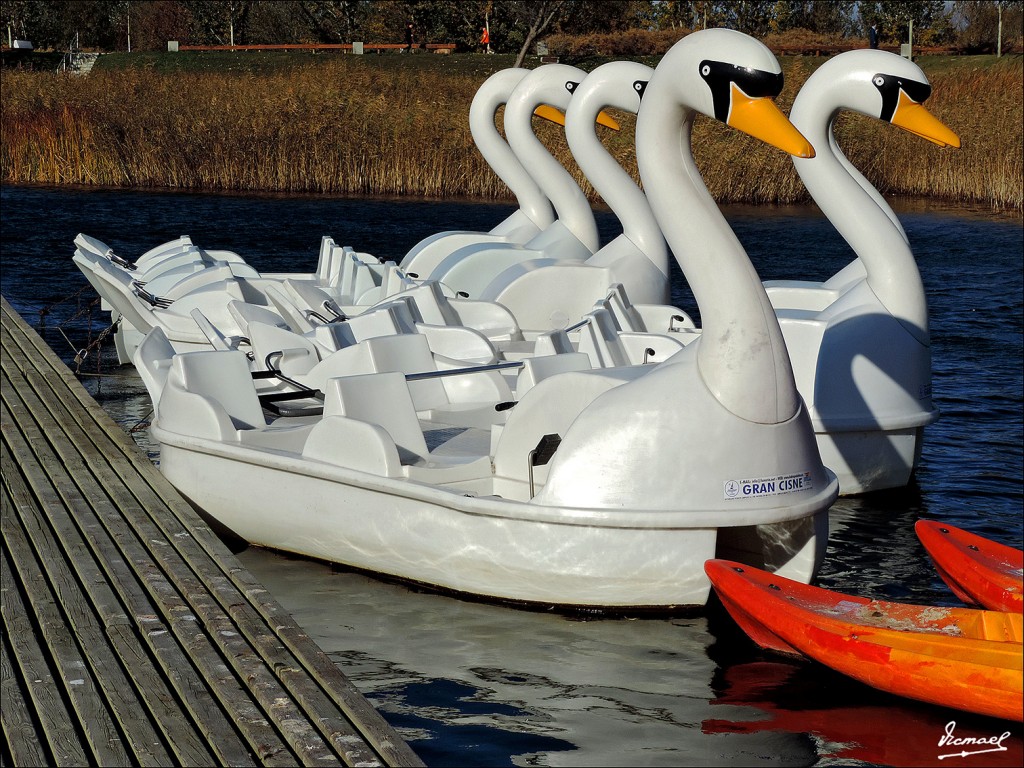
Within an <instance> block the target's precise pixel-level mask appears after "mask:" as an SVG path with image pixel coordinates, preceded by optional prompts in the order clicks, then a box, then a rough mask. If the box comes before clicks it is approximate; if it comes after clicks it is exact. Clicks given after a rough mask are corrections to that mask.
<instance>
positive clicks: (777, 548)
mask: <svg viewBox="0 0 1024 768" xmlns="http://www.w3.org/2000/svg"><path fill="white" fill-rule="evenodd" d="M781 88H782V73H781V68H780V67H779V64H778V61H777V60H776V59H775V57H774V55H773V54H772V53H771V51H770V50H768V48H766V47H765V46H764V45H763V44H761V43H759V42H758V41H756V40H754V39H753V38H751V37H749V36H747V35H743V34H741V33H738V32H733V31H730V30H704V31H701V32H696V33H694V34H692V35H689V36H687V37H686V38H684V39H683V40H682V41H680V42H679V43H677V44H676V45H675V46H673V48H672V49H671V50H670V51H669V53H668V54H666V56H665V57H664V58H663V59H662V62H661V63H660V64H659V66H658V69H656V70H655V73H654V75H653V76H652V77H651V81H650V83H649V84H648V88H647V91H646V93H645V97H644V99H645V102H644V108H643V109H641V110H640V112H639V114H638V118H637V155H638V159H639V161H640V173H641V178H642V179H643V180H644V184H645V187H646V188H647V189H648V195H649V197H650V198H651V208H652V211H653V212H654V214H655V217H656V220H657V222H658V224H659V226H660V227H661V229H662V232H663V233H664V234H665V238H666V241H667V242H668V244H669V246H670V248H671V251H672V252H673V253H674V254H675V256H676V258H677V260H678V262H679V265H680V267H681V268H682V270H683V273H684V275H685V276H686V279H687V280H688V281H689V283H690V285H691V287H692V288H693V292H694V295H695V297H696V298H697V302H698V304H699V305H700V309H701V314H702V317H703V319H704V329H703V331H702V333H701V334H700V335H699V338H697V339H695V340H694V341H693V342H692V343H691V344H688V345H686V346H683V347H682V348H681V349H679V350H678V351H677V352H676V353H675V354H673V355H672V356H671V357H669V358H667V359H666V360H664V361H663V362H659V363H657V364H651V365H636V366H622V367H610V368H600V369H596V370H593V369H592V370H569V371H559V372H556V373H553V374H552V375H549V376H547V377H545V378H541V379H540V380H539V381H537V382H536V383H535V384H534V385H533V386H532V387H531V388H530V389H529V390H528V391H526V392H525V394H524V393H523V392H522V391H521V390H522V388H521V387H520V391H519V392H517V396H518V397H517V400H516V401H515V405H514V406H512V407H511V409H510V410H508V413H507V416H506V418H505V420H504V423H501V424H493V423H492V424H490V425H488V426H487V427H486V428H480V427H475V428H474V427H468V426H467V427H457V428H456V429H451V428H450V427H451V425H450V424H448V423H446V422H443V421H441V420H440V419H437V420H432V419H423V418H422V414H421V413H419V412H418V409H417V407H416V405H415V404H414V403H413V402H412V394H411V386H412V385H413V384H417V385H419V384H423V383H425V382H429V381H431V380H432V379H433V378H434V377H437V376H438V375H439V374H440V373H441V372H436V371H435V372H430V371H426V372H423V373H425V374H427V376H426V377H425V378H420V377H419V376H417V375H415V374H412V375H409V374H403V373H402V372H400V371H378V372H374V373H365V374H362V375H351V376H337V377H332V378H329V379H328V380H327V381H326V383H325V384H324V390H323V393H322V394H323V412H322V415H321V416H312V417H296V420H293V421H290V422H289V421H288V420H287V419H281V418H279V419H276V420H273V421H269V422H268V421H267V418H266V416H265V415H264V410H263V408H262V407H261V403H260V398H259V396H258V395H257V394H256V391H255V388H254V386H253V382H252V378H251V373H250V370H249V366H248V361H247V359H246V356H245V354H244V353H243V352H241V351H239V350H230V349H228V350H218V351H209V352H207V351H201V352H187V353H182V354H177V355H175V356H174V357H173V358H172V360H171V363H170V366H169V368H168V369H162V370H159V371H156V372H155V373H157V374H159V376H161V377H162V376H165V377H166V378H165V383H164V384H163V387H162V391H161V394H160V396H159V400H158V401H157V402H156V403H155V413H156V415H155V418H154V420H153V422H152V424H151V431H152V434H153V436H154V438H155V439H156V440H157V441H158V442H159V443H160V450H161V460H160V469H161V471H162V472H163V473H164V474H165V475H166V476H167V478H168V479H169V480H170V482H171V483H172V484H173V485H175V486H176V487H177V488H178V489H179V490H180V491H181V492H182V493H183V494H184V495H185V496H186V497H188V498H190V499H191V500H192V502H193V503H194V504H195V505H196V506H197V507H199V508H200V509H203V510H205V511H206V512H207V513H208V514H209V515H210V516H211V517H212V518H214V519H215V520H216V521H218V522H219V523H220V524H221V525H223V526H225V527H226V528H228V529H229V530H231V531H233V532H234V533H235V534H237V535H238V536H240V537H242V538H243V539H245V540H247V541H249V542H252V543H255V544H261V545H264V546H268V547H274V548H277V549H283V550H288V551H293V552H297V553H301V554H304V555H307V556H312V557H318V558H322V559H325V560H331V561H335V562H339V563H344V564H346V565H351V566H354V567H357V568H362V569H366V570H370V571H375V572H378V573H382V574H387V575H390V576H394V577H398V578H401V579H405V580H409V581H414V582H420V583H424V584H428V585H432V586H434V587H438V588H442V589H446V590H451V591H455V592H461V593H466V594H472V595H478V596H482V597H487V598H491V599H499V600H508V601H513V602H519V603H531V604H539V605H546V606H550V605H557V606H564V607H572V608H585V609H593V608H600V609H615V610H626V611H633V610H660V611H664V610H670V611H671V610H674V609H676V608H679V607H683V606H700V605H703V604H704V603H705V601H706V600H707V597H708V595H709V592H710V582H709V581H708V579H707V577H706V575H705V574H704V571H703V568H702V566H703V563H704V562H705V561H706V560H707V559H708V558H711V557H721V556H725V557H732V558H733V559H736V560H740V561H746V562H751V563H752V564H755V565H757V566H758V567H765V568H767V569H769V570H771V571H773V572H776V573H778V574H780V575H785V576H787V577H790V578H793V579H795V580H797V581H804V582H806V581H810V579H811V578H813V576H814V574H815V573H816V571H817V569H818V567H819V565H820V563H821V560H822V558H823V557H824V553H825V549H826V546H827V538H828V509H829V507H830V506H831V504H832V503H833V502H834V500H835V499H836V497H837V496H838V492H839V484H838V481H837V479H836V477H835V475H834V474H833V473H832V472H831V471H829V470H828V469H826V467H825V466H824V465H823V464H822V462H821V457H820V454H819V452H818V448H817V444H816V442H815V438H814V433H813V431H812V429H811V424H810V420H809V417H808V413H807V409H806V407H805V406H804V404H803V402H802V400H801V398H800V396H799V394H798V392H797V388H796V383H795V380H794V377H793V372H792V369H791V367H790V362H789V357H788V354H787V352H786V348H785V343H784V341H783V339H782V334H781V331H780V329H779V325H778V321H777V320H776V318H775V315H774V313H773V312H772V311H771V307H770V304H769V303H768V298H767V295H766V294H765V291H764V288H763V287H762V285H761V282H760V280H759V279H757V275H756V272H755V271H754V269H753V266H752V265H751V264H750V260H749V258H748V257H747V255H746V253H745V251H744V250H743V248H742V245H741V244H740V243H739V241H738V240H737V239H736V237H735V235H734V234H733V233H732V231H731V230H730V229H729V227H728V224H727V223H726V222H725V220H724V217H722V215H721V212H720V211H719V210H718V209H717V206H716V205H715V203H714V201H713V200H712V199H711V197H710V195H709V194H708V193H707V189H706V187H704V185H703V184H702V182H701V181H700V179H699V178H697V177H696V176H695V174H694V173H692V172H690V168H691V166H692V151H691V149H690V144H689V135H690V129H691V126H692V122H693V120H694V118H695V116H696V114H697V113H698V112H699V113H701V114H704V115H705V116H707V117H710V118H713V119H718V120H721V121H723V122H726V123H727V124H729V125H730V126H732V127H737V128H739V129H741V130H744V131H746V132H748V133H751V134H752V135H754V136H756V137H758V138H760V139H762V140H765V141H768V142H769V143H772V144H773V145H774V146H776V147H779V148H780V149H783V150H784V151H786V152H789V153H791V154H793V153H800V154H804V155H810V154H812V153H813V149H812V148H811V147H810V145H809V144H808V143H807V141H806V139H805V138H804V137H803V136H802V135H801V134H800V133H799V132H798V131H796V129H795V128H793V126H792V125H791V124H790V123H789V122H788V120H786V118H785V116H784V115H782V113H781V112H780V111H779V110H778V107H776V106H775V104H774V103H773V102H772V99H773V98H774V97H776V96H777V95H778V94H779V92H780V91H781ZM665 147H671V148H672V150H671V151H669V152H666V151H664V148H665ZM688 204H689V205H688ZM690 206H699V207H700V208H701V209H702V210H704V212H705V216H703V217H686V216H680V215H679V210H680V209H682V210H688V209H689V207H690ZM698 244H699V245H698ZM722 285H729V286H730V287H731V289H732V291H731V294H729V295H728V296H725V295H723V291H722V290H721V286H722ZM553 357H555V358H559V357H564V356H563V355H554V356H553ZM528 362H529V361H528V360H526V361H523V365H524V367H525V366H526V364H527V363H528ZM449 373H450V372H444V375H448V374H449ZM456 375H457V376H474V375H477V374H475V373H473V372H470V371H460V372H458V373H457V374H456ZM417 388H418V387H417ZM730 552H735V553H737V554H735V555H729V554H728V553H730Z"/></svg>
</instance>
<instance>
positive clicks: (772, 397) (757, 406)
mask: <svg viewBox="0 0 1024 768" xmlns="http://www.w3.org/2000/svg"><path fill="white" fill-rule="evenodd" d="M658 74H660V73H656V74H655V76H654V78H653V79H652V80H651V82H650V84H649V85H648V89H647V93H646V94H645V96H644V105H643V107H642V108H641V109H640V114H639V116H638V119H637V158H638V162H639V165H640V176H641V178H642V179H643V182H644V188H645V189H646V191H647V196H648V199H649V200H650V203H651V208H652V210H653V211H654V215H655V218H656V219H657V221H658V223H659V224H660V226H661V230H662V232H663V233H664V235H665V238H666V240H667V241H668V246H669V248H670V250H671V251H672V253H673V254H674V255H675V257H676V260H677V261H678V262H679V266H680V268H681V269H682V271H683V274H684V275H685V276H686V280H687V282H688V283H689V285H690V288H691V289H692V291H693V295H694V298H695V299H696V301H697V304H698V306H699V308H700V314H701V321H702V325H703V330H702V333H701V338H700V340H699V341H698V342H696V343H697V344H698V345H699V346H698V349H697V362H698V368H699V371H700V375H701V377H702V379H703V380H704V383H705V385H706V386H707V387H708V389H709V391H710V392H711V393H712V394H713V395H714V396H715V397H716V398H717V399H718V401H719V402H721V403H722V405H723V406H725V407H726V408H728V409H729V410H730V411H732V412H733V413H734V414H736V415H737V416H740V417H741V418H745V419H747V420H749V421H753V422H759V423H768V424H776V423H780V422H782V421H785V420H788V419H789V418H792V417H793V416H794V415H795V414H796V412H797V410H798V407H799V396H798V395H797V392H796V385H795V382H794V379H793V372H792V368H791V365H790V361H789V355H788V353H787V351H786V345H785V342H784V341H783V338H782V332H781V330H780V328H779V323H778V320H777V319H776V317H775V312H774V310H773V309H772V307H771V304H770V303H769V301H768V296H767V294H766V293H765V290H764V287H763V286H762V284H761V280H760V278H759V277H758V275H757V272H756V271H755V270H754V267H753V265H752V264H751V263H750V260H749V258H747V254H746V252H745V251H744V249H743V247H742V246H741V245H740V242H739V240H737V238H736V236H735V234H734V233H733V231H732V229H731V228H730V227H729V225H728V224H727V223H726V221H725V218H724V217H723V216H722V213H721V211H720V210H719V209H718V206H717V204H716V203H715V201H714V200H713V199H712V197H711V195H710V194H709V193H708V191H707V187H706V186H705V185H704V182H703V180H702V178H701V176H700V173H699V171H698V169H697V166H696V163H695V162H694V159H693V152H692V150H691V146H690V141H691V131H692V125H693V120H694V117H695V112H694V111H693V110H692V109H690V108H688V107H686V106H684V105H683V104H682V103H681V102H680V100H679V98H678V97H676V96H675V93H674V88H673V87H672V85H673V84H672V82H671V78H666V79H664V80H659V77H658Z"/></svg>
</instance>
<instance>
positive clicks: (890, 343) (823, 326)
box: [766, 50, 960, 495]
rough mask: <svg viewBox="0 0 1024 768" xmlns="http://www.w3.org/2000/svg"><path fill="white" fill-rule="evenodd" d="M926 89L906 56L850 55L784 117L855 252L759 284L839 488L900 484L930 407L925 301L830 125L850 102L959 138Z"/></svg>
mask: <svg viewBox="0 0 1024 768" xmlns="http://www.w3.org/2000/svg"><path fill="white" fill-rule="evenodd" d="M930 92H931V86H930V85H929V83H928V79H927V77H926V76H925V74H924V72H922V71H921V69H920V67H918V66H917V65H916V64H914V63H912V62H911V61H908V60H907V59H904V58H903V57H901V56H897V55H896V54H893V53H887V52H885V51H877V50H858V51H849V52H846V53H842V54H839V55H838V56H835V57H834V58H832V59H830V60H829V61H827V62H825V63H824V64H823V65H822V66H821V67H820V68H818V69H817V70H816V71H815V72H814V73H813V74H812V75H811V76H810V77H809V78H808V79H807V82H806V83H805V84H804V85H803V87H802V88H801V89H800V92H799V93H798V94H797V97H796V100H795V101H794V103H793V108H792V110H791V114H790V119H791V120H792V121H793V124H794V125H795V126H797V128H799V129H800V131H801V132H802V133H803V134H804V135H805V136H807V138H808V139H809V140H810V141H811V143H812V144H813V145H814V147H815V149H816V150H817V154H816V155H815V157H813V158H799V157H794V158H793V162H794V164H795V166H796V169H797V171H798V173H799V174H800V178H801V179H802V180H803V182H804V184H805V185H806V187H807V189H808V191H809V192H810V194H811V196H812V198H813V199H814V201H815V202H816V203H817V204H818V205H819V206H820V208H821V210H822V212H823V213H824V214H825V215H826V216H827V217H828V219H829V221H831V222H832V224H833V225H834V226H835V227H836V228H837V229H838V230H839V232H840V234H841V235H842V236H843V238H844V239H845V240H846V241H847V243H849V244H850V246H851V247H852V248H853V251H854V253H855V254H856V259H855V260H854V261H853V262H852V263H850V264H849V265H848V266H846V267H845V268H844V269H842V270H841V271H840V272H839V273H838V274H836V275H834V276H833V277H832V278H830V279H829V280H826V281H825V282H822V283H812V282H808V281H799V280H776V281H770V282H768V283H766V288H767V292H768V298H769V300H770V301H771V303H772V306H773V307H774V308H775V311H776V313H777V315H778V317H779V322H780V324H781V327H782V332H783V336H784V337H785V339H786V344H787V346H788V347H789V352H790V356H791V358H792V361H793V370H794V373H795V374H796V380H797V386H798V388H799V390H800V393H801V394H802V396H803V398H804V401H805V402H806V403H807V406H808V410H809V412H810V416H811V423H812V424H813V425H814V428H815V432H816V433H817V435H818V448H819V449H820V451H821V455H822V459H823V460H824V462H825V464H826V465H827V466H828V467H829V468H830V469H832V470H833V471H834V472H835V473H836V474H837V475H838V476H839V485H840V488H841V491H842V493H843V494H844V495H847V494H856V493H865V492H869V491H876V490H881V489H885V488H898V487H902V486H905V485H906V484H907V483H908V482H909V481H910V478H911V476H912V474H913V472H914V469H915V468H916V466H917V464H918V461H919V459H920V454H921V441H922V439H923V433H924V428H925V426H927V425H928V424H930V423H932V422H933V421H934V420H935V419H936V418H938V412H937V411H936V410H935V408H934V406H933V405H932V398H931V391H932V387H931V348H930V340H929V331H928V306H927V300H926V298H925V292H924V285H923V284H922V282H921V275H920V273H919V272H918V268H917V264H916V262H915V261H914V256H913V253H912V252H911V249H910V244H909V242H908V240H907V236H906V234H905V233H904V231H903V228H902V226H900V223H899V219H898V218H897V217H896V214H895V213H894V212H893V211H892V209H891V208H890V207H889V205H888V204H887V203H886V202H885V200H884V198H882V196H881V195H880V194H879V193H878V191H877V190H876V189H875V188H874V187H873V186H872V185H871V184H870V183H869V182H868V181H867V180H866V179H865V178H864V177H863V176H862V175H861V174H860V173H859V172H858V171H857V170H856V169H855V168H854V167H853V166H852V164H851V163H850V162H849V160H847V159H846V157H845V156H844V155H843V153H842V151H841V150H840V148H839V147H838V145H837V143H836V139H835V135H834V133H833V130H832V128H833V123H834V121H835V119H836V117H837V116H838V114H839V113H840V112H841V111H843V110H852V111H855V112H859V113H860V114H863V115H867V116H869V117H874V118H877V119H881V120H885V121H887V122H890V123H892V124H893V125H896V126H899V127H901V128H904V129H905V130H908V131H910V132H911V133H914V134H916V135H918V136H921V137H923V138H926V139H929V140H930V141H932V142H934V143H936V144H938V145H940V146H959V145H960V140H959V139H958V138H957V136H956V134H954V133H953V132H952V131H951V130H949V128H947V127H946V126H945V125H943V124H942V123H941V122H939V121H938V120H937V119H935V118H934V117H933V116H932V115H931V114H930V113H929V112H928V111H927V110H926V109H925V107H924V106H923V102H924V101H925V99H927V97H928V95H929V94H930Z"/></svg>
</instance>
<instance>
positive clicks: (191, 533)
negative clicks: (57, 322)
mask: <svg viewBox="0 0 1024 768" xmlns="http://www.w3.org/2000/svg"><path fill="white" fill-rule="evenodd" d="M0 320H2V322H0V327H2V328H0V330H2V333H0V347H2V348H0V353H2V354H0V369H2V378H0V424H2V445H0V477H2V489H0V490H2V496H0V503H2V516H0V522H2V532H3V547H2V552H0V555H2V556H0V569H2V574H0V577H2V578H0V584H2V618H3V627H2V645H0V652H2V653H0V693H2V696H3V707H2V708H0V725H2V740H0V758H2V762H3V764H5V765H87V764H94V765H96V764H98V765H104V766H113V765H204V766H205V765H240V766H241V765H274V766H277V765H324V766H327V765H365V766H370V765H392V766H407V765H423V763H422V761H421V760H420V759H419V758H418V757H417V756H416V755H415V753H414V752H413V751H412V750H411V749H410V748H409V746H408V745H407V744H406V743H405V742H404V741H403V740H402V739H401V738H400V737H399V735H398V734H397V732H396V731H395V730H394V729H393V728H391V726H389V725H388V724H387V722H386V721H385V720H384V719H383V718H382V717H381V716H380V714H379V713H378V712H377V711H376V710H375V709H374V708H373V706H372V705H371V704H370V703H369V701H367V700H366V699H365V698H364V697H363V696H362V695H361V694H360V693H359V692H358V691H357V690H356V688H355V687H354V686H353V685H352V683H351V682H350V681H349V680H348V679H347V678H346V677H345V676H344V674H343V673H342V672H341V671H340V670H339V669H338V668H337V666H336V665H335V664H333V663H332V662H331V661H330V659H329V658H327V656H326V655H325V654H324V653H323V651H321V650H320V649H319V648H318V647H317V646H316V645H315V644H314V643H313V641H312V640H310V638H309V637H308V636H307V635H306V634H305V633H304V632H303V631H302V629H301V628H300V627H299V626H298V625H297V624H296V623H295V622H294V620H293V619H292V618H291V616H290V615H289V614H288V613H286V612H285V611H284V609H283V608H282V607H281V606H280V605H278V603H277V602H276V601H275V600H274V599H273V598H272V597H271V596H270V595H269V594H268V593H267V592H266V590H265V589H264V588H263V587H262V586H261V585H260V584H259V583H258V582H257V581H256V580H255V579H254V577H253V576H252V575H251V574H249V572H248V571H246V570H245V569H244V568H243V567H242V566H241V565H240V564H239V563H238V561H237V560H236V559H235V557H234V556H233V555H232V554H231V553H230V552H229V551H228V549H227V548H226V547H225V546H224V544H223V543H222V542H221V541H220V540H219V539H218V538H217V537H216V536H215V535H214V534H213V532H212V531H211V530H210V529H209V527H208V526H207V525H206V524H205V523H203V522H202V520H201V519H200V518H199V517H198V516H197V514H196V513H195V512H194V510H193V509H192V508H191V507H190V506H189V505H188V504H187V503H186V502H185V501H184V500H183V499H182V498H181V497H180V496H179V495H178V493H177V492H176V491H175V490H174V489H173V488H172V487H171V486H170V485H169V484H168V483H167V482H166V480H164V478H163V476H162V475H160V473H159V472H158V471H157V470H156V469H155V468H154V467H153V465H152V464H151V463H150V462H149V460H148V459H147V458H146V457H145V455H144V454H143V453H142V451H141V450H140V449H139V448H138V447H137V446H136V445H135V444H134V443H133V442H132V441H131V439H130V438H129V437H128V436H127V435H125V434H124V432H123V431H122V430H121V429H120V428H119V427H118V426H117V425H116V424H114V422H113V421H112V420H111V419H110V418H109V416H107V414H106V413H105V412H104V411H103V410H102V408H100V406H99V405H98V404H97V403H96V402H95V401H94V400H93V399H92V398H91V397H90V395H89V394H88V393H87V392H86V391H85V389H84V388H83V387H82V386H81V385H80V384H79V382H78V381H77V380H76V379H75V377H74V376H73V375H72V374H71V372H70V371H69V370H68V368H67V366H66V365H64V363H62V362H61V360H60V359H59V358H58V357H57V356H56V355H55V354H54V353H53V351H52V350H50V348H49V347H48V346H47V345H46V344H45V342H43V340H42V339H40V338H39V336H38V335H37V334H36V333H35V332H34V331H33V330H32V329H31V328H29V327H28V326H27V325H26V324H25V322H24V321H23V320H22V319H21V318H20V317H19V316H18V315H17V313H16V312H14V310H13V309H12V308H11V306H10V305H9V304H8V303H7V300H6V299H2V298H0Z"/></svg>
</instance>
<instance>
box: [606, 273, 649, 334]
mask: <svg viewBox="0 0 1024 768" xmlns="http://www.w3.org/2000/svg"><path fill="white" fill-rule="evenodd" d="M601 304H602V306H603V307H604V308H605V309H607V310H608V311H609V312H611V313H612V317H614V318H615V322H616V323H618V326H619V329H620V330H623V331H641V332H642V331H646V330H648V328H647V326H646V325H645V324H644V319H643V317H642V316H641V315H640V313H639V312H638V311H637V310H636V308H635V307H634V306H633V305H632V304H631V303H630V301H629V298H628V297H627V296H626V288H625V286H624V285H623V284H622V283H614V284H613V285H612V286H611V290H609V291H608V296H607V297H605V299H604V300H603V301H602V302H601Z"/></svg>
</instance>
